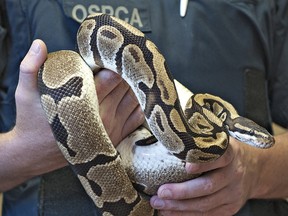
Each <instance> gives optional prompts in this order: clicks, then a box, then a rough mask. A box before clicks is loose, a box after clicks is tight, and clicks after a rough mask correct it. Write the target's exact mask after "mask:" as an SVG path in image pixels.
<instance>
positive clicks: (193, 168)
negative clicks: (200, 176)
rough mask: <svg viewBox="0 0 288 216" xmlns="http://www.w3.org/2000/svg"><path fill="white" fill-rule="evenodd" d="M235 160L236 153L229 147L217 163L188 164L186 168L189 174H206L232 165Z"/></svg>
mask: <svg viewBox="0 0 288 216" xmlns="http://www.w3.org/2000/svg"><path fill="white" fill-rule="evenodd" d="M233 158H234V152H233V150H232V148H231V146H230V145H229V146H228V148H227V150H226V152H225V153H224V154H223V155H222V156H221V157H220V158H218V159H217V160H216V161H211V162H207V163H199V164H195V163H186V167H185V168H186V171H187V172H188V173H192V174H193V173H194V174H197V173H204V172H207V171H210V170H214V169H219V168H221V167H225V166H227V164H229V163H231V161H232V160H233Z"/></svg>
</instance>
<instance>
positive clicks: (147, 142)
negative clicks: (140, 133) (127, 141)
mask: <svg viewBox="0 0 288 216" xmlns="http://www.w3.org/2000/svg"><path fill="white" fill-rule="evenodd" d="M157 141H158V140H157V139H156V137H155V136H150V137H147V138H145V139H141V140H138V141H137V142H135V145H137V146H149V145H152V144H154V143H156V142H157Z"/></svg>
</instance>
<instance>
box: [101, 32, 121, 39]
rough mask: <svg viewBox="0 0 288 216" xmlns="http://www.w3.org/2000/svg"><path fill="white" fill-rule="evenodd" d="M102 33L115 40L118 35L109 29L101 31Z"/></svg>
mask: <svg viewBox="0 0 288 216" xmlns="http://www.w3.org/2000/svg"><path fill="white" fill-rule="evenodd" d="M101 35H103V36H104V37H107V38H109V39H111V40H113V39H115V38H116V37H117V35H115V34H114V33H113V32H111V31H108V30H103V31H101Z"/></svg>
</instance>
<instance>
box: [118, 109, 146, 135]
mask: <svg viewBox="0 0 288 216" xmlns="http://www.w3.org/2000/svg"><path fill="white" fill-rule="evenodd" d="M144 121H145V115H144V113H143V111H142V109H141V107H140V105H138V106H137V107H136V108H135V109H134V110H133V112H132V113H131V114H130V115H129V117H128V118H127V120H126V122H125V124H124V126H123V130H122V133H121V136H122V139H124V138H125V137H126V136H127V135H128V134H130V133H132V132H133V131H134V130H135V129H136V128H138V127H139V126H140V125H142V124H143V123H144Z"/></svg>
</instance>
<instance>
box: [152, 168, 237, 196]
mask: <svg viewBox="0 0 288 216" xmlns="http://www.w3.org/2000/svg"><path fill="white" fill-rule="evenodd" d="M231 178H233V176H232V175H229V169H226V168H223V169H216V170H213V171H210V172H207V173H205V174H203V175H201V176H199V177H197V178H195V179H192V180H189V181H185V182H182V183H171V184H164V185H162V186H160V188H159V189H158V193H157V194H158V196H159V197H160V198H162V199H177V200H185V199H191V198H198V197H202V196H207V195H210V194H213V193H215V192H217V191H220V190H221V189H223V188H225V187H227V186H228V184H229V183H230V182H231V180H230V179H231Z"/></svg>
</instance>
